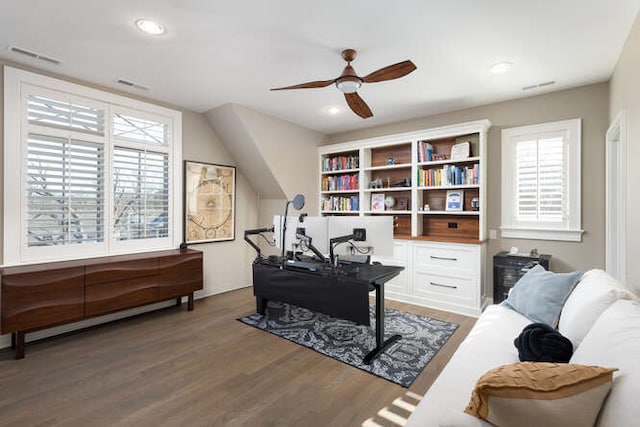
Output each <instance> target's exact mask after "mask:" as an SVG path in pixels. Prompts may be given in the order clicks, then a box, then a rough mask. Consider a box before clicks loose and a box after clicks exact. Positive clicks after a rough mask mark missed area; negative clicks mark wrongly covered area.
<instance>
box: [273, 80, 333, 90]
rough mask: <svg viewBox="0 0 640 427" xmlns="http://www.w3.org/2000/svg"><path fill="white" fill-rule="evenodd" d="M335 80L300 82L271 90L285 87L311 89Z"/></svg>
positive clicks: (325, 85) (327, 84) (324, 85)
mask: <svg viewBox="0 0 640 427" xmlns="http://www.w3.org/2000/svg"><path fill="white" fill-rule="evenodd" d="M334 81H335V80H318V81H315V82H307V83H300V84H299V85H293V86H287V87H277V88H274V89H271V90H285V89H312V88H317V87H327V86H329V85H330V84H331V83H333V82H334Z"/></svg>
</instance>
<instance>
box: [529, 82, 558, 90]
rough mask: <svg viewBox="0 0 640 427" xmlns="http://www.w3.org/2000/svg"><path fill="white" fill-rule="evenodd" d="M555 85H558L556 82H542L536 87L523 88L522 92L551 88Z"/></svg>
mask: <svg viewBox="0 0 640 427" xmlns="http://www.w3.org/2000/svg"><path fill="white" fill-rule="evenodd" d="M554 84H556V81H555V80H549V81H548V82H542V83H538V84H535V85H530V86H525V87H523V88H522V90H531V89H540V88H543V87H547V86H551V85H554Z"/></svg>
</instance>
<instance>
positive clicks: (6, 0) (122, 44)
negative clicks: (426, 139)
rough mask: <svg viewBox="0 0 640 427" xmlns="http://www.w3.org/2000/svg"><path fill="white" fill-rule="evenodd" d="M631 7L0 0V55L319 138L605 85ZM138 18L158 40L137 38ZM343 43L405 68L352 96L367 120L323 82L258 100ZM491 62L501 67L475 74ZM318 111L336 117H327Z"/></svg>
mask: <svg viewBox="0 0 640 427" xmlns="http://www.w3.org/2000/svg"><path fill="white" fill-rule="evenodd" d="M639 8H640V0H534V1H531V0H484V1H480V0H456V1H444V0H399V1H396V2H391V1H388V0H385V1H382V0H323V1H305V0H224V1H222V0H56V1H51V0H0V57H3V58H6V59H8V60H11V61H14V62H18V63H22V64H25V65H29V66H34V67H37V68H40V69H43V70H46V71H50V72H55V73H59V74H63V75H67V76H70V77H73V78H77V79H82V80H86V81H89V82H92V83H96V84H99V85H103V86H107V87H112V88H117V89H120V90H124V91H128V92H131V93H135V94H138V95H142V96H145V97H149V98H152V99H156V100H160V101H164V102H168V103H171V104H173V105H177V106H180V107H184V108H187V109H191V110H194V111H198V112H204V111H208V110H210V109H212V108H215V107H218V106H220V105H223V104H226V103H230V102H231V103H237V104H241V105H244V106H247V107H249V108H252V109H255V110H258V111H261V112H264V113H268V114H271V115H273V116H276V117H279V118H282V119H285V120H288V121H291V122H294V123H297V124H300V125H302V126H305V127H308V128H310V129H314V130H317V131H320V132H323V133H326V134H331V133H336V132H341V131H346V130H353V129H357V128H363V127H369V126H374V125H379V124H383V123H389V122H394V121H398V120H403V119H409V118H413V117H423V116H428V115H432V114H435V113H440V112H446V111H453V110H458V109H461V108H466V107H469V106H473V105H480V104H486V103H490V102H495V101H500V100H506V99H512V98H518V97H522V96H530V95H535V94H539V93H543V92H548V91H555V90H559V89H563V88H569V87H575V86H580V85H585V84H590V83H595V82H601V81H606V80H608V79H609V77H610V75H611V72H612V71H613V68H614V67H615V64H616V61H617V58H618V56H619V54H620V51H621V49H622V46H623V44H624V41H625V39H626V37H627V34H628V33H629V30H630V28H631V26H632V24H633V22H634V20H635V17H636V15H637V14H638V10H639ZM141 17H146V18H154V19H156V20H158V21H160V22H161V23H162V24H164V25H165V26H166V27H167V28H168V32H167V33H166V35H164V36H155V37H154V36H148V35H146V34H143V33H141V32H139V31H138V30H137V29H136V28H135V27H134V24H133V23H134V21H135V20H136V19H137V18H141ZM9 45H15V46H18V47H20V48H25V49H28V50H32V51H35V52H38V53H40V54H44V55H48V56H52V57H55V58H58V59H60V60H62V64H60V65H52V64H48V63H46V62H43V61H41V60H37V59H31V58H28V57H25V56H21V55H18V54H16V53H13V52H10V51H9V50H7V47H8V46H9ZM347 47H349V48H354V49H356V50H357V51H358V58H356V60H355V61H354V62H353V64H352V65H353V66H354V68H355V70H356V71H357V72H358V74H359V75H361V76H363V75H365V74H368V73H370V72H372V71H374V70H376V69H378V68H381V67H383V66H386V65H389V64H392V63H396V62H400V61H403V60H405V59H411V60H412V61H413V62H414V63H415V64H416V65H417V67H418V69H417V70H416V71H414V72H413V73H411V74H409V75H408V76H406V77H404V78H402V79H399V80H395V81H389V82H383V83H376V84H365V85H364V86H363V87H362V88H361V89H360V90H359V91H358V93H359V94H360V96H361V97H362V98H363V99H364V100H365V101H366V102H367V103H368V104H369V106H370V108H371V110H372V111H373V114H374V117H373V118H370V119H366V120H364V119H361V118H360V117H358V116H356V115H355V114H353V113H352V112H351V111H350V110H349V109H348V108H347V107H346V104H345V102H344V98H343V95H342V94H341V93H340V92H339V91H338V90H337V89H336V88H335V87H333V86H330V87H326V88H323V89H303V90H292V91H279V92H271V91H269V88H272V87H278V86H288V85H292V84H297V83H302V82H307V81H310V80H328V79H332V78H335V77H337V76H338V75H339V74H340V72H341V71H342V68H343V67H344V65H345V63H344V61H343V60H342V58H341V57H340V51H341V50H342V49H343V48H347ZM500 61H510V62H512V63H513V64H514V66H513V68H512V70H511V71H510V72H509V73H507V74H502V75H493V74H491V73H489V72H487V68H488V67H489V66H490V65H491V64H493V63H496V62H500ZM119 78H123V79H126V80H130V81H133V82H136V83H139V84H141V85H143V86H148V87H149V90H147V91H145V90H141V89H131V88H127V87H125V86H122V85H120V84H118V83H116V80H117V79H119ZM551 80H553V81H555V82H556V83H555V84H554V85H551V86H548V87H545V88H537V89H532V90H527V91H523V90H522V88H523V87H525V86H530V85H535V84H538V83H542V82H547V81H551ZM331 106H339V107H340V108H342V110H343V111H342V112H341V113H340V114H337V115H335V116H332V115H329V114H327V113H326V110H327V109H328V108H329V107H331Z"/></svg>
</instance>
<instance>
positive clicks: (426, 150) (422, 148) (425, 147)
mask: <svg viewBox="0 0 640 427" xmlns="http://www.w3.org/2000/svg"><path fill="white" fill-rule="evenodd" d="M431 161H433V145H431V144H429V143H428V142H427V141H418V162H431Z"/></svg>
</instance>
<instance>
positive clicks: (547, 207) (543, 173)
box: [501, 119, 582, 241]
mask: <svg viewBox="0 0 640 427" xmlns="http://www.w3.org/2000/svg"><path fill="white" fill-rule="evenodd" d="M580 126H581V121H580V119H574V120H565V121H561V122H553V123H544V124H539V125H532V126H523V127H518V128H510V129H504V130H503V131H502V226H501V233H502V237H505V238H524V239H543V240H567V241H580V240H581V236H582V230H581V229H580V217H581V212H580V191H581V189H580V181H581V177H580V145H581V142H580Z"/></svg>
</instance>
